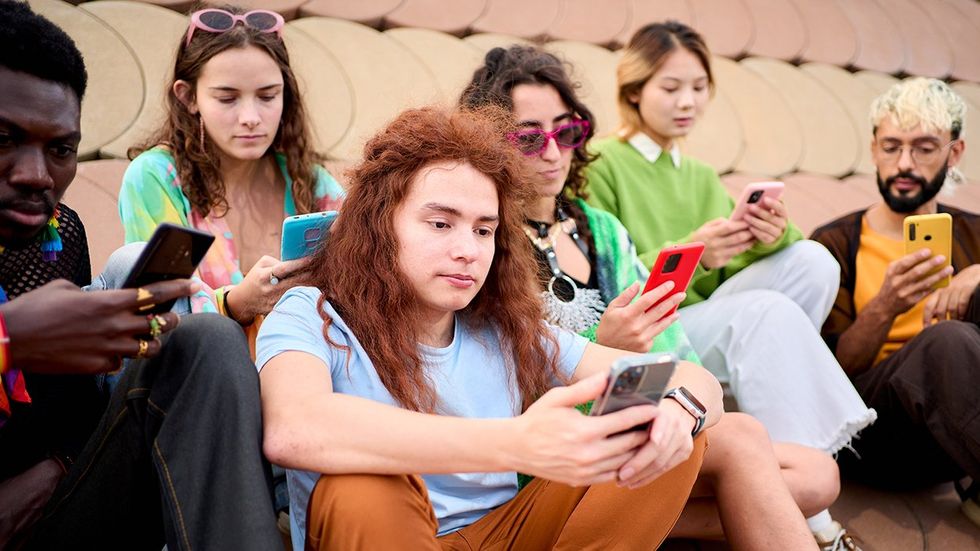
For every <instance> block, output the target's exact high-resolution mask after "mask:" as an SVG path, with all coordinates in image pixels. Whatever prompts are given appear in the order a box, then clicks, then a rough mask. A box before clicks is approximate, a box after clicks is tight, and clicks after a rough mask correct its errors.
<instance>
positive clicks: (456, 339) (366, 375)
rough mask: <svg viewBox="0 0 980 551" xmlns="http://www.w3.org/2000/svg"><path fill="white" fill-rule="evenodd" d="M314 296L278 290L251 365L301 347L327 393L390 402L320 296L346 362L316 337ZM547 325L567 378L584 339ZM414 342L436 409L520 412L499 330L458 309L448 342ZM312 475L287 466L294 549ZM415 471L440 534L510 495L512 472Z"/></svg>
mask: <svg viewBox="0 0 980 551" xmlns="http://www.w3.org/2000/svg"><path fill="white" fill-rule="evenodd" d="M319 297H320V291H319V290H318V289H316V288H313V287H294V288H292V289H290V290H289V291H287V292H286V293H285V294H284V295H283V296H282V298H281V299H280V300H279V303H278V304H276V307H275V309H274V310H273V311H272V313H270V314H269V316H268V317H267V318H266V319H265V321H264V322H263V323H262V328H261V330H260V331H259V336H258V343H257V351H256V354H257V358H256V365H257V366H258V368H259V369H260V370H261V369H262V367H263V366H264V365H265V364H266V362H268V361H269V360H270V359H272V358H273V357H275V356H276V355H277V354H280V353H282V352H287V351H299V352H306V353H308V354H311V355H313V356H316V357H317V358H319V359H320V360H322V361H323V363H325V364H326V365H327V367H329V369H330V375H331V380H332V382H333V389H334V392H341V393H344V394H350V395H354V396H360V397H362V398H367V399H370V400H374V401H376V402H381V403H384V404H389V405H393V406H397V405H398V404H396V403H395V400H394V399H393V398H392V396H391V394H389V393H388V390H387V389H386V388H385V386H384V384H382V382H381V379H380V378H379V377H378V373H377V372H376V371H375V369H374V365H373V364H372V363H371V360H370V358H369V357H368V355H367V354H366V353H365V352H364V349H363V348H362V347H361V345H360V343H359V342H358V340H357V338H356V337H355V336H354V334H353V333H352V332H351V330H350V329H349V328H348V327H347V324H346V323H344V320H342V319H341V318H340V316H339V315H338V314H337V312H336V311H335V310H334V309H333V307H332V306H331V305H330V303H329V302H325V303H324V310H325V311H326V313H327V314H328V315H329V316H330V318H331V319H332V320H333V323H332V324H331V325H330V328H329V335H330V338H331V339H332V340H333V341H334V342H335V343H338V344H340V345H341V346H348V347H350V354H351V358H350V363H349V364H348V363H347V355H348V352H347V351H345V350H342V349H339V348H336V347H333V346H331V345H330V344H328V343H327V342H326V340H325V339H324V338H323V318H321V317H320V314H319V313H318V312H317V310H316V304H317V300H318V299H319ZM548 327H549V329H550V330H551V331H552V332H553V333H554V334H555V336H556V338H557V341H558V348H559V356H558V357H559V361H558V367H559V370H560V371H561V373H562V374H564V375H565V376H566V377H568V378H570V377H571V375H572V373H573V372H574V371H575V367H576V366H577V365H578V363H579V361H580V360H581V359H582V355H583V353H584V352H585V346H586V344H587V343H588V341H587V340H586V339H585V338H583V337H580V336H579V335H575V334H573V333H570V332H567V331H564V330H561V329H558V328H556V327H553V326H548ZM419 348H420V350H421V352H422V356H423V361H425V362H426V365H427V366H428V369H429V375H430V380H431V381H432V383H433V384H434V386H435V390H436V394H437V396H438V399H439V403H438V406H437V407H438V410H439V413H440V414H443V415H452V416H458V417H471V418H507V417H515V416H517V415H520V413H521V399H520V394H519V392H518V390H517V384H516V381H515V379H514V377H513V375H512V374H510V373H508V370H507V368H506V366H505V364H504V356H503V354H502V352H503V351H502V350H501V346H500V341H499V337H498V335H497V333H496V331H494V330H493V329H492V327H489V326H484V327H474V326H473V325H471V324H467V323H466V322H465V321H464V320H463V318H462V317H459V316H457V318H456V323H455V331H454V334H453V341H452V343H451V344H450V345H449V346H448V347H446V348H433V347H429V346H424V345H419ZM556 384H557V383H556ZM311 422H313V421H311ZM378 437H379V438H383V437H384V435H383V434H379V435H378ZM319 477H320V475H319V474H318V473H312V472H308V471H297V470H288V471H287V482H288V486H289V502H290V517H291V519H292V523H293V525H292V529H293V538H294V541H293V548H294V549H302V548H303V541H304V538H305V535H306V507H307V503H308V501H309V497H310V493H311V492H312V491H313V486H314V485H315V484H316V481H317V480H318V479H319ZM422 478H423V479H424V480H425V484H426V487H427V488H428V491H429V499H430V500H431V501H432V505H433V508H434V509H435V514H436V518H438V519H439V535H440V536H441V535H444V534H447V533H449V532H453V531H455V530H458V529H460V528H463V527H465V526H468V525H470V524H472V523H473V522H475V521H477V520H479V519H480V518H481V517H483V515H485V514H487V513H489V512H490V511H491V510H493V509H494V508H495V507H498V506H499V505H501V504H503V503H506V502H507V501H509V500H510V499H512V498H513V497H514V496H515V495H516V494H517V474H516V473H514V472H502V473H460V474H448V475H447V474H438V475H423V476H422Z"/></svg>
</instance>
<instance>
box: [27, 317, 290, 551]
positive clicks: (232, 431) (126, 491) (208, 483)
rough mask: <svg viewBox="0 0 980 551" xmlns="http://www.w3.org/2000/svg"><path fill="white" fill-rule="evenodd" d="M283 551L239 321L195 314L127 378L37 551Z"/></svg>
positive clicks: (46, 522)
mask: <svg viewBox="0 0 980 551" xmlns="http://www.w3.org/2000/svg"><path fill="white" fill-rule="evenodd" d="M164 543H166V545H167V548H168V549H170V550H171V551H178V550H190V549H208V550H211V549H218V550H221V549H234V550H251V549H255V550H268V549H271V550H278V549H282V540H281V539H280V537H279V533H278V530H277V528H276V519H275V513H274V512H273V507H272V486H271V475H270V471H269V464H268V462H266V461H265V459H264V457H263V455H262V413H261V404H260V402H259V379H258V373H257V372H256V370H255V366H254V364H253V363H252V360H251V357H250V356H249V351H248V344H247V342H246V340H245V335H244V333H243V332H242V331H241V328H240V327H239V326H238V324H237V323H235V322H234V321H232V320H230V319H228V318H225V317H222V316H218V315H216V314H193V315H189V316H185V317H184V318H182V320H181V323H180V325H179V326H178V327H177V328H176V329H174V330H173V331H172V332H170V333H169V334H167V335H165V336H164V337H163V347H162V349H161V352H160V354H159V355H157V356H156V357H153V358H149V359H146V360H139V361H134V362H133V363H132V364H131V365H130V366H129V369H127V370H126V372H125V373H123V375H122V377H121V378H120V380H119V384H118V388H116V390H115V392H114V393H113V394H112V397H111V399H110V402H109V407H108V408H107V409H106V412H105V415H104V416H103V417H102V420H101V422H100V424H99V426H98V428H97V429H96V430H95V433H94V434H93V435H92V438H91V439H90V440H89V441H88V444H87V445H86V446H85V449H84V450H83V451H82V453H81V455H80V456H79V457H78V459H77V460H76V461H75V463H74V464H73V465H72V467H71V469H70V470H69V472H68V474H67V475H66V477H65V479H64V480H62V482H61V483H60V484H59V486H58V489H57V490H55V493H54V496H53V497H52V498H51V501H50V502H49V503H48V505H47V507H46V509H45V512H44V516H43V517H42V519H41V520H40V521H39V522H38V523H37V525H36V526H35V529H34V534H33V538H32V539H30V540H29V543H28V545H27V547H26V548H27V549H32V550H42V549H110V550H111V549H146V550H152V551H159V549H160V548H161V547H162V546H163V544H164Z"/></svg>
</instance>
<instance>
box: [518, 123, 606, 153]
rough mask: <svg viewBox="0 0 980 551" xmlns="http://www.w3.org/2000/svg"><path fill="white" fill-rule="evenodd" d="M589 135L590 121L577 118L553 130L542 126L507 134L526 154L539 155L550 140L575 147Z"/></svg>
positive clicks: (561, 145) (568, 146) (567, 146)
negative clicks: (546, 130) (541, 127)
mask: <svg viewBox="0 0 980 551" xmlns="http://www.w3.org/2000/svg"><path fill="white" fill-rule="evenodd" d="M588 135H589V121H586V120H582V119H575V120H573V121H572V122H569V123H566V124H563V125H561V126H559V127H558V128H555V129H554V130H552V131H551V132H545V131H544V130H541V129H540V128H528V129H526V130H518V131H517V132H510V133H508V134H507V139H508V140H510V142H511V143H512V144H514V145H516V146H517V149H519V150H520V151H521V153H523V154H524V155H527V156H529V157H530V156H531V155H538V154H540V153H541V152H542V151H544V150H545V149H546V148H547V147H548V141H549V140H555V144H557V145H558V147H560V148H563V149H574V148H576V147H579V146H580V145H582V144H583V143H585V139H586V137H588Z"/></svg>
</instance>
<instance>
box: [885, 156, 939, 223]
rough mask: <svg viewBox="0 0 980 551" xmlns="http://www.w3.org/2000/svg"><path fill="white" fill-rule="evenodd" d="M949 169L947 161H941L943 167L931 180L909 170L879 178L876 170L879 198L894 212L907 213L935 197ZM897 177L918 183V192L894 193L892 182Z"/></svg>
mask: <svg viewBox="0 0 980 551" xmlns="http://www.w3.org/2000/svg"><path fill="white" fill-rule="evenodd" d="M948 171H949V163H948V161H947V162H945V163H943V168H942V169H940V170H939V172H938V173H936V175H935V176H934V177H933V178H932V180H929V181H926V179H925V178H923V177H921V176H916V175H914V174H912V173H911V172H899V173H898V174H896V175H894V176H891V177H889V178H888V179H887V180H885V181H882V180H881V173H880V172H877V173H876V174H875V177H876V178H877V180H878V192H879V193H881V198H882V199H884V200H885V204H886V205H888V208H890V209H892V211H894V212H898V213H901V214H908V213H910V212H915V210H916V209H918V208H919V207H921V206H922V205H924V204H926V203H928V202H929V201H931V200H932V198H933V197H935V196H936V195H937V194H938V193H939V190H941V189H942V188H943V184H944V183H946V173H947V172H948ZM899 178H904V179H907V180H913V181H915V182H916V183H917V184H919V192H918V193H916V194H915V195H908V196H906V195H895V194H893V193H892V191H891V186H892V184H894V183H895V180H897V179H899Z"/></svg>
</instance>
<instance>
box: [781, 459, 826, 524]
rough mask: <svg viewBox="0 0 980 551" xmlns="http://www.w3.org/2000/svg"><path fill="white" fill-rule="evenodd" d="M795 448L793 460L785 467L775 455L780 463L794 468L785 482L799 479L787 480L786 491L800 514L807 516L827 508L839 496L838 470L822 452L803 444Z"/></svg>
mask: <svg viewBox="0 0 980 551" xmlns="http://www.w3.org/2000/svg"><path fill="white" fill-rule="evenodd" d="M796 447H797V448H799V450H800V451H799V452H798V453H796V454H795V455H796V457H795V458H794V461H793V462H792V463H791V464H790V465H788V466H787V465H783V464H782V458H779V459H780V463H781V465H780V466H781V467H782V468H783V469H787V468H788V469H794V470H796V471H797V476H795V477H790V476H787V477H785V478H786V479H787V481H788V482H789V481H791V480H797V481H799V482H798V483H796V484H794V483H792V482H790V484H789V485H790V491H791V492H792V494H793V497H794V498H795V500H796V503H797V504H799V506H800V511H802V512H803V516H806V517H810V516H813V515H815V514H817V513H819V512H820V511H825V510H827V509H828V508H830V506H831V505H833V504H834V502H835V501H837V497H838V496H839V495H840V470H839V469H838V468H837V462H836V461H834V459H833V458H832V457H831V456H829V455H827V454H825V453H824V452H822V451H820V450H817V449H814V448H806V447H803V446H796ZM794 486H795V487H794Z"/></svg>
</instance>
